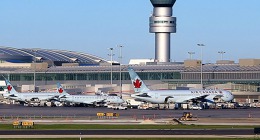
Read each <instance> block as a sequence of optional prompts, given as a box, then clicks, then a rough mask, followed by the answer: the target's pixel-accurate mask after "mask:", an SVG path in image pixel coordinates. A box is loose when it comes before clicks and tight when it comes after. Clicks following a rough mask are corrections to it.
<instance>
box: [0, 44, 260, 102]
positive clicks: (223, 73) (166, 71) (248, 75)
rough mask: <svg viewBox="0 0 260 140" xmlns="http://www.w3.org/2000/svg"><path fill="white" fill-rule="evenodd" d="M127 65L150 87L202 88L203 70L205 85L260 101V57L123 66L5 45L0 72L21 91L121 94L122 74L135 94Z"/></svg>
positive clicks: (125, 89) (125, 84) (72, 54)
mask: <svg viewBox="0 0 260 140" xmlns="http://www.w3.org/2000/svg"><path fill="white" fill-rule="evenodd" d="M201 66H202V69H201ZM128 67H132V68H133V69H134V70H135V71H136V72H137V73H138V74H139V76H140V77H141V78H142V79H143V80H144V81H145V83H146V84H147V86H148V87H150V88H151V89H189V88H201V84H200V83H201V74H202V83H203V87H204V88H206V89H216V88H218V89H226V90H229V91H231V92H232V93H233V94H234V95H235V99H236V101H240V102H250V103H251V102H258V101H259V99H260V59H240V60H239V63H234V61H229V60H221V61H217V62H216V63H214V64H212V63H210V64H203V65H201V61H200V60H185V61H184V62H179V63H176V62H167V63H160V62H146V63H139V64H131V65H130V64H127V65H125V64H122V65H121V66H120V64H118V63H112V64H111V63H110V61H108V60H105V59H103V58H101V57H97V56H94V55H91V54H86V53H80V52H73V51H66V50H51V49H50V50H48V49H39V48H37V49H17V48H11V47H0V70H1V71H0V72H1V74H2V75H4V76H5V77H7V78H8V79H9V80H10V81H11V82H12V83H13V84H14V86H15V87H17V89H18V90H20V91H28V90H32V89H34V83H35V86H36V90H37V91H46V90H54V89H55V88H56V83H57V82H60V83H61V84H63V85H64V87H65V88H66V89H67V90H68V91H70V92H77V93H79V92H81V93H84V94H86V93H95V92H97V91H98V90H103V91H105V92H114V93H117V92H120V90H121V86H120V73H122V76H121V77H122V92H133V89H132V85H131V81H130V77H129V75H128V71H127V69H128ZM120 68H121V70H120ZM34 75H35V76H34ZM111 75H112V76H111ZM111 77H112V81H111ZM2 80H3V78H2ZM2 86H3V85H2ZM32 87H33V88H32Z"/></svg>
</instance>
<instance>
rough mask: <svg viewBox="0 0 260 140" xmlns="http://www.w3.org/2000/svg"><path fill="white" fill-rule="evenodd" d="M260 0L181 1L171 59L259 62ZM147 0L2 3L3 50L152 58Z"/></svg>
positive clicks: (176, 11)
mask: <svg viewBox="0 0 260 140" xmlns="http://www.w3.org/2000/svg"><path fill="white" fill-rule="evenodd" d="M259 6H260V0H248V1H246V0H244V1H238V0H177V2H176V3H175V5H174V7H173V15H174V16H176V17H177V33H176V34H172V36H171V59H172V61H183V60H185V59H188V58H189V55H188V52H189V51H192V52H195V55H194V56H193V58H196V59H199V58H200V48H198V47H197V45H196V44H198V43H203V44H205V45H206V46H205V47H204V48H203V59H204V62H209V63H214V62H215V61H216V60H219V59H220V54H218V53H217V52H218V51H225V52H226V53H225V54H224V59H228V60H235V61H236V62H238V59H239V58H260V53H259V50H260V49H259V48H260V11H259ZM152 10H153V7H152V5H151V3H150V1H149V0H1V1H0V18H1V22H0V46H8V47H14V48H45V49H60V50H71V51H77V52H85V53H90V54H93V55H96V56H100V57H102V58H105V59H109V56H108V53H109V50H108V49H107V48H110V47H114V48H115V51H114V53H115V56H114V59H115V60H118V55H119V49H118V48H116V46H117V45H123V46H124V48H123V50H122V51H123V57H124V58H123V59H124V63H128V62H129V59H130V58H154V34H152V33H149V25H148V23H149V16H150V14H151V12H152Z"/></svg>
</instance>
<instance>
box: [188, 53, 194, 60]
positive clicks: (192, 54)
mask: <svg viewBox="0 0 260 140" xmlns="http://www.w3.org/2000/svg"><path fill="white" fill-rule="evenodd" d="M188 54H189V55H190V60H191V59H192V55H193V54H195V52H188Z"/></svg>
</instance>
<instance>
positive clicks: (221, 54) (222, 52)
mask: <svg viewBox="0 0 260 140" xmlns="http://www.w3.org/2000/svg"><path fill="white" fill-rule="evenodd" d="M218 53H219V54H220V56H221V57H220V59H221V60H223V54H224V53H226V52H224V51H219V52H218Z"/></svg>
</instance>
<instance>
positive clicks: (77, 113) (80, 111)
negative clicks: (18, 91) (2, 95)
mask: <svg viewBox="0 0 260 140" xmlns="http://www.w3.org/2000/svg"><path fill="white" fill-rule="evenodd" d="M0 110H1V114H0V116H1V117H10V116H13V117H17V116H19V117H25V116H30V117H33V116H36V117H39V116H43V117H44V116H48V117H55V118H59V117H74V118H80V117H85V118H87V117H89V118H93V117H97V113H100V112H103V113H108V112H112V113H118V114H119V118H121V119H125V118H126V119H127V118H137V119H143V118H156V119H163V118H179V117H181V116H182V114H183V112H191V113H192V114H193V116H194V117H196V118H260V108H248V109H206V110H138V109H128V110H113V109H109V108H104V107H96V108H93V107H26V106H22V105H8V104H0Z"/></svg>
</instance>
